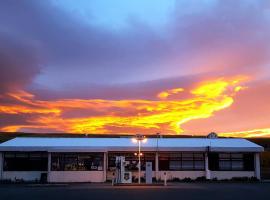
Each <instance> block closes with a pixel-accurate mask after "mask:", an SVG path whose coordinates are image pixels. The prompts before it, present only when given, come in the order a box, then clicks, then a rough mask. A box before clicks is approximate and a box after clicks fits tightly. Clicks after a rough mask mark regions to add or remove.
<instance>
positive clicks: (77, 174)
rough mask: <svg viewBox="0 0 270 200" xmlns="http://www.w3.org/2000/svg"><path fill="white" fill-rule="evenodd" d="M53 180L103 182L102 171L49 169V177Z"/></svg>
mask: <svg viewBox="0 0 270 200" xmlns="http://www.w3.org/2000/svg"><path fill="white" fill-rule="evenodd" d="M48 180H50V182H51V183H53V182H103V180H104V173H103V171H51V172H50V173H49V179H48Z"/></svg>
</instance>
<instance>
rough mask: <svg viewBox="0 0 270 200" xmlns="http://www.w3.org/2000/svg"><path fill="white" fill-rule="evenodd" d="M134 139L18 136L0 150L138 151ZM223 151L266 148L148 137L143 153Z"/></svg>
mask: <svg viewBox="0 0 270 200" xmlns="http://www.w3.org/2000/svg"><path fill="white" fill-rule="evenodd" d="M137 148H138V145H137V144H136V143H133V142H132V141H131V138H49V137H48V138H45V137H17V138H14V139H11V140H9V141H6V142H4V143H2V144H0V151H48V152H87V151H100V152H107V151H136V150H137ZM157 149H158V150H159V151H207V150H208V149H209V150H210V151H220V152H221V151H222V152H226V151H227V152H228V151H230V152H261V151H263V147H261V146H259V145H257V144H255V143H253V142H250V141H248V140H246V139H232V138H217V139H208V138H159V139H156V138H148V140H147V142H146V143H142V151H156V150H157Z"/></svg>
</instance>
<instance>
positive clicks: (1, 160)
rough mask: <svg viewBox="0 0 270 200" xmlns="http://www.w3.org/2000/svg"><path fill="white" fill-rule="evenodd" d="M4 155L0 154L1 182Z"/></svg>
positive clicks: (0, 178)
mask: <svg viewBox="0 0 270 200" xmlns="http://www.w3.org/2000/svg"><path fill="white" fill-rule="evenodd" d="M3 168H4V153H2V152H0V180H3Z"/></svg>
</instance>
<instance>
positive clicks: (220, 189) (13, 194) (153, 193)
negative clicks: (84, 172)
mask: <svg viewBox="0 0 270 200" xmlns="http://www.w3.org/2000/svg"><path fill="white" fill-rule="evenodd" d="M0 199H1V200H26V199H27V200H53V199H57V200H61V199H64V200H80V199H82V200H84V199H85V200H86V199H87V200H89V199H90V200H101V199H113V200H114V199H116V200H144V199H145V200H146V199H147V200H161V199H162V200H173V199H179V200H181V199H184V200H188V199H194V200H196V199H200V200H209V199H216V200H225V199H239V200H249V199H255V200H260V199H263V200H268V199H270V183H174V184H169V185H168V186H111V185H110V184H54V185H39V184H25V185H23V184H18V185H12V184H11V185H6V184H2V185H0Z"/></svg>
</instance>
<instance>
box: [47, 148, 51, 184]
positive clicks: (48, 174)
mask: <svg viewBox="0 0 270 200" xmlns="http://www.w3.org/2000/svg"><path fill="white" fill-rule="evenodd" d="M51 160H52V156H51V152H48V171H47V182H48V183H49V182H50V181H51V180H50V176H51Z"/></svg>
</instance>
